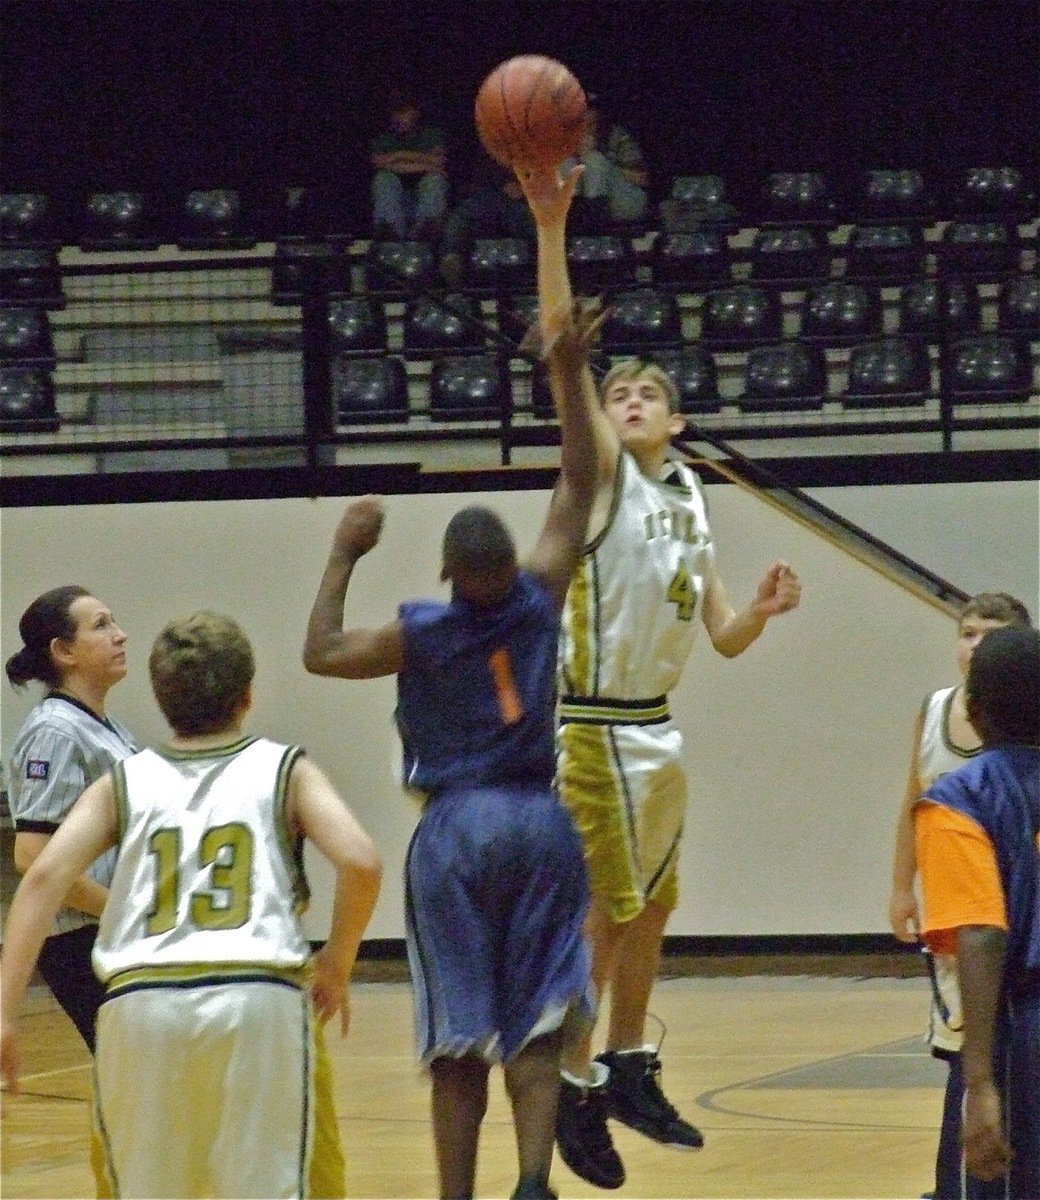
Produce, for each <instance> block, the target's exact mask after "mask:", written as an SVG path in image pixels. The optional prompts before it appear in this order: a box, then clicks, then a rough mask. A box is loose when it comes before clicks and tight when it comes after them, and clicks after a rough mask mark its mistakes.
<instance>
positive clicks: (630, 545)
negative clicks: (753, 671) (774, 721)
mask: <svg viewBox="0 0 1040 1200" xmlns="http://www.w3.org/2000/svg"><path fill="white" fill-rule="evenodd" d="M668 467H669V468H670V469H672V471H673V472H674V475H673V481H670V482H668V483H659V482H657V481H656V480H653V479H648V478H647V477H646V476H645V475H644V474H643V473H642V472H641V471H640V470H639V467H638V466H637V464H636V462H635V460H634V459H633V458H632V456H631V455H630V454H628V453H627V452H625V451H622V453H621V455H620V459H619V464H618V478H617V481H616V483H615V492H614V501H613V506H612V509H611V512H610V515H609V517H608V519H607V524H606V527H605V528H604V530H603V532H602V533H601V534H600V535H599V536H598V537H597V538H596V539H595V540H594V541H593V542H591V543H590V544H589V545H588V546H587V547H586V548H585V552H584V554H583V556H582V558H581V561H580V563H579V565H578V568H577V570H576V571H575V574H574V578H573V579H572V581H571V585H570V590H569V591H568V594H567V604H566V607H565V610H564V617H563V635H562V639H561V652H560V657H561V680H560V685H561V692H563V693H564V694H565V695H570V696H575V697H615V698H617V699H625V700H643V699H650V698H654V697H658V696H663V695H666V694H667V693H668V692H669V691H671V689H672V688H673V687H674V686H675V684H676V683H677V682H678V680H679V676H680V674H681V673H682V669H683V666H684V665H685V663H686V660H687V658H688V657H689V655H690V650H691V649H692V647H693V641H694V637H695V635H696V632H697V626H698V625H699V624H700V615H701V605H702V603H703V599H704V593H705V590H706V588H707V585H708V583H709V582H710V580H711V579H712V578H713V576H714V571H715V551H714V546H713V543H712V539H711V530H710V528H709V526H708V516H707V503H706V500H705V497H704V492H703V490H702V488H701V485H700V482H699V480H698V479H697V476H696V475H695V474H694V472H693V471H692V470H691V469H690V468H689V467H687V466H685V465H684V464H681V463H669V464H668Z"/></svg>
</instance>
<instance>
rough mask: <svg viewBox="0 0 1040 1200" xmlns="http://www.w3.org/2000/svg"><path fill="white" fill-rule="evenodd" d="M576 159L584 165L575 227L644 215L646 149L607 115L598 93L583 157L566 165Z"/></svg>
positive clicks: (591, 109) (590, 227) (591, 99)
mask: <svg viewBox="0 0 1040 1200" xmlns="http://www.w3.org/2000/svg"><path fill="white" fill-rule="evenodd" d="M574 162H582V163H584V165H585V174H584V175H583V176H582V178H581V182H580V183H579V184H578V190H577V193H576V201H577V203H576V205H575V207H574V209H573V215H574V217H575V219H576V222H577V224H576V225H575V228H580V229H582V230H583V231H586V232H593V231H594V230H595V229H596V228H597V227H598V228H603V227H605V226H608V225H609V224H611V223H616V222H626V221H639V220H641V219H642V218H643V216H644V214H645V213H646V209H647V200H648V188H649V182H650V180H649V175H648V174H647V169H646V160H645V159H644V157H643V152H642V150H641V149H640V148H639V143H638V142H637V141H636V140H635V138H634V137H633V136H632V134H631V133H629V132H628V130H627V129H624V128H623V127H622V126H621V125H619V124H617V122H615V121H613V120H612V119H611V118H610V117H609V116H608V114H607V112H606V110H605V109H604V107H603V104H602V102H601V101H600V100H599V99H598V98H597V97H595V96H590V97H589V109H588V117H587V119H586V132H585V142H584V145H583V146H582V151H581V155H580V158H578V159H572V160H571V161H570V162H568V163H567V164H566V167H569V166H571V165H573V163H574ZM566 167H565V169H566ZM572 224H575V223H574V222H572Z"/></svg>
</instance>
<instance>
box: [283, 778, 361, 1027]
mask: <svg viewBox="0 0 1040 1200" xmlns="http://www.w3.org/2000/svg"><path fill="white" fill-rule="evenodd" d="M289 811H290V815H291V817H292V818H293V820H294V822H295V824H296V825H297V827H298V828H299V829H300V831H301V832H302V833H303V834H304V835H305V836H306V837H309V838H310V839H311V841H312V842H314V844H315V846H317V848H318V850H320V851H321V853H322V854H323V855H324V856H325V857H326V858H327V859H328V860H329V862H330V863H331V864H332V866H333V868H334V869H335V872H336V889H335V894H334V897H333V902H332V922H331V925H330V927H329V936H328V940H327V941H326V942H325V945H324V946H323V947H322V948H321V949H320V950H319V951H318V953H317V954H316V955H315V956H314V979H313V981H312V984H311V995H312V997H313V999H314V1006H315V1009H316V1010H317V1012H318V1016H319V1018H320V1019H321V1020H322V1021H323V1022H324V1021H327V1020H328V1019H329V1018H330V1017H331V1016H333V1014H335V1013H336V1012H338V1013H339V1014H340V1031H341V1032H342V1033H343V1034H346V1032H347V1026H348V1023H349V1020H350V1002H349V998H348V991H347V989H348V985H349V983H350V973H351V971H352V970H353V968H354V963H355V961H356V960H357V953H358V948H359V947H360V945H361V937H362V935H363V934H364V932H365V928H366V927H367V925H368V922H369V919H370V918H371V916H372V910H373V908H374V907H375V903H376V899H377V897H378V896H379V887H380V883H381V881H382V876H383V863H382V859H381V858H380V856H379V852H378V851H377V850H376V847H375V845H374V843H373V842H372V839H371V838H370V837H369V836H368V834H367V833H366V832H365V831H364V829H362V828H361V825H360V823H359V822H358V820H357V818H356V817H355V816H354V814H353V813H352V812H351V810H350V808H349V807H348V806H347V804H346V802H345V801H344V800H343V798H342V797H341V796H340V795H339V793H338V792H337V791H336V789H335V788H334V787H333V786H332V783H331V782H330V781H329V779H328V778H327V777H326V775H325V773H324V772H323V771H322V770H321V769H320V768H319V767H318V766H316V765H315V764H314V763H313V762H311V761H310V760H309V759H307V758H300V759H297V761H296V763H295V764H294V765H293V769H292V775H291V776H290V778H289Z"/></svg>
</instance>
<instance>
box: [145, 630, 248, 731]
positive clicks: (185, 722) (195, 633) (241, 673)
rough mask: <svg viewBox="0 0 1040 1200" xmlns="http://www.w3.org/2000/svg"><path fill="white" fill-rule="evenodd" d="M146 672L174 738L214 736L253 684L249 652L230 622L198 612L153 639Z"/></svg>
mask: <svg viewBox="0 0 1040 1200" xmlns="http://www.w3.org/2000/svg"><path fill="white" fill-rule="evenodd" d="M148 670H149V673H150V675H151V678H152V691H153V692H154V693H155V699H156V700H157V701H158V704H159V707H160V708H161V709H162V713H163V716H164V717H165V718H166V720H167V721H168V722H169V724H170V727H171V729H173V731H174V732H175V733H179V734H181V735H182V736H184V737H192V736H198V735H199V734H203V733H219V732H220V731H221V730H223V729H226V728H227V727H228V726H229V725H230V724H231V722H232V720H233V718H234V716H235V710H236V708H237V707H238V705H239V704H240V703H241V701H242V697H243V696H244V695H245V694H246V692H247V691H248V689H249V685H250V684H251V683H252V682H253V672H254V670H255V665H254V661H253V648H252V646H250V644H249V639H248V638H247V637H246V635H245V634H244V633H243V632H242V630H241V629H240V628H239V626H238V625H237V623H236V622H235V621H233V620H232V619H231V618H230V617H223V616H221V615H220V614H219V613H213V612H206V611H205V610H202V611H200V612H196V613H192V615H191V616H190V617H182V618H179V619H177V620H175V621H170V623H169V624H168V625H167V626H166V627H165V629H163V630H162V632H161V633H160V634H159V636H158V637H157V638H156V639H155V644H154V645H153V646H152V652H151V654H150V655H149V657H148Z"/></svg>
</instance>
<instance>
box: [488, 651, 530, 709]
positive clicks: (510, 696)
mask: <svg viewBox="0 0 1040 1200" xmlns="http://www.w3.org/2000/svg"><path fill="white" fill-rule="evenodd" d="M488 666H489V667H490V668H491V678H492V679H493V680H494V681H495V696H496V697H497V699H498V707H499V710H500V711H501V713H502V720H503V721H505V723H506V724H507V725H515V724H516V723H517V721H519V720H520V718H521V717H522V716H523V715H524V706H523V704H522V703H521V702H520V694H519V692H517V690H516V684H515V683H514V682H513V668H512V666H511V665H510V663H509V651H508V650H507V649H506V648H505V647H504V646H500V647H499V648H498V649H497V650H493V651H492V652H491V654H490V656H489V657H488Z"/></svg>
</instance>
